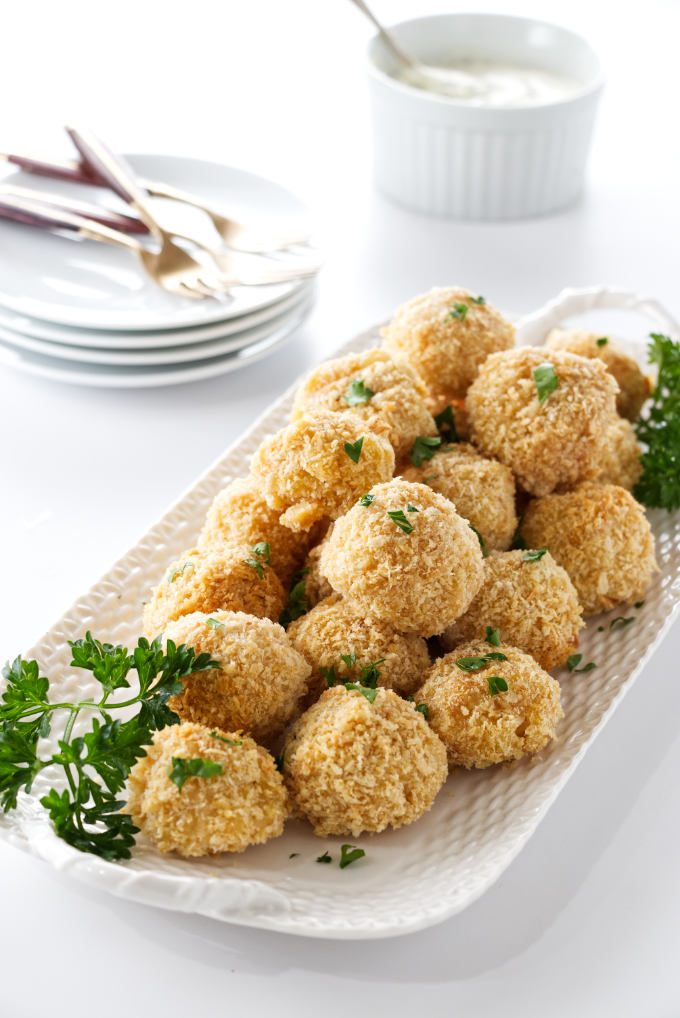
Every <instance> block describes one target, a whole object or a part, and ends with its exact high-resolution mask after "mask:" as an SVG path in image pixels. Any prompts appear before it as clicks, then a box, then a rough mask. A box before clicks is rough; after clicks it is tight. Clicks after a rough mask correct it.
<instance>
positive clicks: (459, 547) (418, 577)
mask: <svg viewBox="0 0 680 1018" xmlns="http://www.w3.org/2000/svg"><path fill="white" fill-rule="evenodd" d="M370 498H371V501H370V504H368V505H362V504H361V503H357V504H356V505H355V506H354V507H353V508H352V509H350V511H349V512H348V513H347V515H346V516H343V517H342V519H339V520H338V521H337V522H336V524H335V526H334V528H333V533H332V534H331V536H330V538H329V539H328V543H326V544H324V548H323V551H322V553H321V562H320V565H321V571H322V572H323V574H324V575H325V576H327V577H328V579H329V581H330V583H331V585H332V587H333V589H334V590H337V591H339V592H340V593H341V594H343V595H344V596H345V597H346V598H347V600H348V602H353V605H354V607H355V608H356V609H358V610H359V611H362V612H364V614H365V615H366V616H367V617H369V618H379V619H385V620H386V621H388V622H391V623H392V625H393V626H394V627H395V629H397V630H399V631H400V632H402V633H418V634H419V635H420V636H436V635H437V634H438V633H442V632H443V631H444V630H445V629H446V627H447V626H450V625H451V624H452V623H453V622H455V620H456V619H457V618H458V616H459V615H462V614H463V612H464V611H466V609H467V607H468V605H469V604H470V602H471V600H472V598H473V597H474V596H475V594H476V593H477V591H478V590H479V588H480V586H481V583H482V576H483V571H484V570H483V567H482V563H483V558H482V551H481V548H480V545H479V539H478V538H477V535H476V534H475V532H474V531H473V530H472V529H471V528H470V526H469V524H468V522H467V520H464V519H463V518H462V517H461V516H459V515H458V513H457V512H456V510H455V508H454V506H453V504H452V503H451V502H450V501H449V500H448V499H447V498H444V496H443V495H440V494H439V493H438V492H436V491H432V489H431V488H428V487H427V485H425V484H413V483H412V482H410V481H404V480H401V479H400V478H397V479H395V480H393V481H390V482H388V483H387V484H377V485H376V486H375V487H374V488H372V489H371V491H370ZM390 513H391V514H392V515H391V516H390Z"/></svg>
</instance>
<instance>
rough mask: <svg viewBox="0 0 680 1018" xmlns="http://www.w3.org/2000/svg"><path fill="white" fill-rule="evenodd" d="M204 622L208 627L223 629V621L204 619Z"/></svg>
mask: <svg viewBox="0 0 680 1018" xmlns="http://www.w3.org/2000/svg"><path fill="white" fill-rule="evenodd" d="M205 624H206V626H207V627H208V629H224V622H220V620H219V619H206V620H205Z"/></svg>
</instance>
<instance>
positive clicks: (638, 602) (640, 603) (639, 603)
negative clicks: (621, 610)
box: [634, 601, 645, 608]
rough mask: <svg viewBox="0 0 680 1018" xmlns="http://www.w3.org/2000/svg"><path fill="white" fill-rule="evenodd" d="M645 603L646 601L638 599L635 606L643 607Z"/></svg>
mask: <svg viewBox="0 0 680 1018" xmlns="http://www.w3.org/2000/svg"><path fill="white" fill-rule="evenodd" d="M644 603H645V602H644V601H636V602H635V605H634V607H635V608H642V606H643V604H644Z"/></svg>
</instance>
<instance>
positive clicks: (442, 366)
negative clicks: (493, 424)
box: [382, 286, 515, 409]
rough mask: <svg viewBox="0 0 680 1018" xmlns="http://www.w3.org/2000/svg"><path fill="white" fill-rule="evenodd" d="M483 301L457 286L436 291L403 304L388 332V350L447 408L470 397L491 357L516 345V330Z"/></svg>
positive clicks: (385, 336) (385, 346)
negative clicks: (459, 400) (471, 387)
mask: <svg viewBox="0 0 680 1018" xmlns="http://www.w3.org/2000/svg"><path fill="white" fill-rule="evenodd" d="M479 300H480V298H479V297H478V296H477V294H471V293H470V292H469V291H468V290H463V289H461V288H460V287H457V286H445V287H435V288H434V289H433V290H430V291H429V293H424V294H421V295H420V296H419V297H415V298H414V299H413V300H411V301H409V302H408V304H402V305H401V307H399V308H397V310H396V312H395V315H394V318H393V319H392V321H391V322H390V323H389V325H387V326H385V328H384V329H382V336H383V349H385V350H387V352H388V353H389V354H391V355H392V356H393V357H394V358H395V359H396V360H403V361H405V362H406V363H407V364H409V365H410V367H411V368H413V370H414V371H416V372H417V374H418V375H420V377H421V378H422V380H423V382H424V383H425V385H426V386H427V388H428V389H429V390H430V392H431V393H432V394H433V395H434V396H436V397H437V401H438V402H444V405H446V403H448V402H450V401H451V400H452V399H460V398H462V397H463V396H465V393H466V391H467V388H468V386H469V385H470V383H471V382H472V380H473V379H474V377H475V376H476V374H477V370H478V369H479V366H480V364H482V363H483V362H484V360H485V359H486V357H487V356H488V355H489V354H490V353H494V352H495V351H496V350H508V349H509V348H510V347H511V346H513V344H514V342H515V329H514V326H512V325H511V324H510V322H508V321H506V320H505V318H503V316H502V315H501V314H499V312H498V311H496V310H495V308H493V307H491V305H490V304H487V303H486V302H484V303H479ZM442 409H443V408H442Z"/></svg>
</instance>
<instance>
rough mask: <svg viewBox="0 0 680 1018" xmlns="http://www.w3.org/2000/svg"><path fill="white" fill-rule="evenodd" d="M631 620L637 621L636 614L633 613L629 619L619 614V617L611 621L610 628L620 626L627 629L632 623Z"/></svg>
mask: <svg viewBox="0 0 680 1018" xmlns="http://www.w3.org/2000/svg"><path fill="white" fill-rule="evenodd" d="M631 622H635V616H634V615H631V616H630V617H629V618H627V619H624V617H623V615H617V617H616V618H615V619H612V620H611V622H610V623H609V628H610V629H616V628H617V626H618V627H619V628H620V629H625V628H626V626H629V625H630V624H631Z"/></svg>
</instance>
